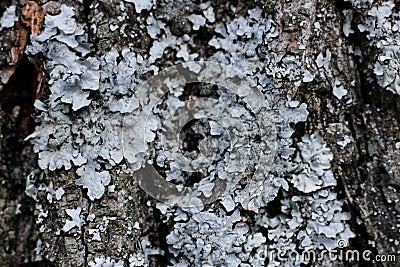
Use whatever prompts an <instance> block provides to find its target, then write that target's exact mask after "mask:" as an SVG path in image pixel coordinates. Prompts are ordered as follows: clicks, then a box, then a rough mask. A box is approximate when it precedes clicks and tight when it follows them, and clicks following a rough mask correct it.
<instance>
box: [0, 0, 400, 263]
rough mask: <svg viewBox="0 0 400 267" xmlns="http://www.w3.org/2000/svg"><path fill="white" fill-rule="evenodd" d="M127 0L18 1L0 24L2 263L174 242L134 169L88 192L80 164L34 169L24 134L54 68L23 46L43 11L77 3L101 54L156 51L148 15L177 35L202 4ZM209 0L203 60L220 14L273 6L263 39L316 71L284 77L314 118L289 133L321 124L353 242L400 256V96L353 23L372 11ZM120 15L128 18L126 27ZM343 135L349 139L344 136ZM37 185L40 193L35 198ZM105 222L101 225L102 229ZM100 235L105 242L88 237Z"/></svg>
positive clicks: (111, 254)
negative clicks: (324, 63)
mask: <svg viewBox="0 0 400 267" xmlns="http://www.w3.org/2000/svg"><path fill="white" fill-rule="evenodd" d="M61 2H62V3H61ZM128 2H135V1H126V2H124V3H125V8H126V9H125V10H122V9H121V8H120V1H117V0H83V1H77V0H68V1H60V2H55V1H50V2H48V1H42V0H36V2H32V1H26V0H19V1H17V3H15V4H16V5H17V9H16V12H17V14H18V18H19V19H18V21H16V22H15V24H14V26H13V27H10V28H4V29H2V30H1V31H0V44H1V50H0V69H1V84H0V103H1V106H0V133H1V134H0V144H1V146H0V147H1V150H0V155H1V157H0V184H1V187H0V207H1V208H0V237H1V240H2V241H3V242H1V244H0V262H1V263H2V264H0V265H2V266H23V265H24V264H26V266H32V265H31V264H33V263H34V262H35V263H36V264H37V265H38V266H88V265H89V264H90V263H92V262H95V260H96V259H97V260H98V259H100V258H104V259H105V261H106V259H107V258H109V259H115V262H117V261H118V260H121V263H122V262H123V264H124V266H129V260H128V259H129V255H132V254H134V253H135V252H137V251H139V250H140V249H141V248H140V246H139V245H138V244H144V243H145V241H143V240H144V239H143V237H144V236H148V237H149V240H150V242H151V243H152V245H151V247H153V248H155V247H158V248H161V249H163V250H164V251H167V250H168V244H167V242H166V236H167V235H168V234H169V233H170V232H171V231H172V229H173V227H174V226H173V223H171V222H170V221H168V222H167V221H165V220H164V219H163V215H162V214H161V213H160V211H159V210H158V209H156V208H155V203H156V201H155V200H153V199H152V198H151V197H150V196H148V195H147V194H146V193H145V192H143V191H142V190H141V189H140V187H139V186H138V184H137V183H136V182H135V180H134V179H132V178H131V177H130V176H129V175H126V174H122V175H121V174H120V173H121V172H120V169H119V167H118V166H117V167H114V168H112V169H111V170H110V171H109V172H110V174H111V181H112V182H111V184H112V185H113V186H115V188H114V189H109V190H108V193H107V194H104V195H103V196H102V197H101V198H100V199H96V200H92V199H91V198H90V197H89V195H88V191H87V190H86V189H84V188H82V187H81V186H79V185H77V184H76V180H77V179H78V176H77V174H76V172H75V170H74V168H72V169H71V170H64V169H63V170H55V171H50V170H48V169H45V170H39V169H40V168H39V167H38V163H37V161H38V157H37V155H36V154H35V153H34V152H33V148H32V145H31V144H30V143H29V141H24V139H25V137H26V136H28V135H29V134H31V133H32V132H33V131H34V126H35V121H34V117H35V116H38V115H39V113H40V112H39V111H37V110H35V108H34V106H33V105H34V102H35V100H36V99H42V100H43V101H45V100H46V99H47V98H48V97H49V95H50V91H49V84H48V83H49V80H50V74H49V73H47V71H46V68H44V64H45V63H44V62H45V61H46V60H47V59H46V57H47V55H41V56H40V55H37V56H32V55H31V54H29V53H26V52H24V51H25V48H26V46H27V44H29V38H30V37H29V36H30V34H32V33H42V32H43V29H44V28H43V25H41V23H42V20H44V23H46V18H47V17H45V15H46V14H48V16H49V15H55V14H59V12H60V8H61V5H62V4H66V5H67V6H71V7H74V11H75V18H76V21H77V22H78V23H80V24H82V25H84V26H85V31H86V32H87V33H88V38H89V43H90V44H92V48H91V50H92V52H90V54H89V55H90V56H102V55H104V54H105V53H107V52H108V51H110V50H111V49H114V50H116V51H122V50H123V49H124V48H127V47H129V48H130V49H131V51H134V52H135V53H137V54H143V55H144V54H149V51H150V48H151V47H152V42H153V40H152V38H151V37H150V35H149V33H148V30H146V27H143V25H145V18H146V17H147V16H149V14H150V12H151V14H152V15H155V16H156V17H157V18H158V19H160V20H161V21H163V22H164V23H166V24H167V26H168V27H169V28H170V29H171V32H172V34H173V35H176V36H182V35H183V34H188V35H193V34H195V33H194V30H193V28H192V23H191V22H189V20H187V17H188V16H189V15H191V14H192V13H196V14H203V13H199V4H198V3H197V2H199V1H193V2H192V1H189V0H181V1H167V0H164V1H157V3H156V4H154V5H153V7H152V10H151V11H149V10H146V9H144V10H143V11H142V13H140V14H139V13H137V12H136V9H135V5H134V4H133V3H128ZM143 2H146V1H143ZM353 2H356V1H353ZM395 2H396V4H395V7H394V8H393V13H396V12H397V13H398V12H399V8H400V6H399V2H398V1H395ZM11 4H12V1H11V0H10V1H4V2H2V3H1V4H0V13H3V12H4V11H5V10H6V8H8V7H9V6H11ZM211 5H212V6H213V8H214V14H215V19H216V22H215V23H210V25H211V26H207V28H206V27H204V28H201V29H200V33H196V34H197V36H198V37H197V38H195V45H196V47H195V48H196V49H197V51H195V52H197V53H198V54H199V55H200V56H199V58H200V59H201V58H202V59H206V58H207V56H208V55H209V54H210V53H212V51H213V50H212V49H211V50H210V47H209V44H208V41H209V40H210V39H211V37H212V34H214V30H215V29H214V28H213V27H215V25H216V24H217V23H220V22H224V23H226V22H229V21H232V20H233V19H234V18H235V17H239V16H244V17H245V16H246V14H247V11H248V10H250V9H252V8H253V7H255V6H256V5H258V6H260V7H261V8H262V9H263V11H264V13H265V14H267V15H268V14H270V15H272V19H273V21H274V22H275V26H276V28H277V31H278V32H279V35H278V36H277V37H276V38H273V39H272V41H271V42H269V43H267V44H265V45H264V46H263V47H262V48H261V49H262V50H265V51H273V52H274V53H277V54H281V55H284V56H293V57H297V58H299V61H300V63H301V66H299V67H304V68H305V69H307V70H309V71H310V73H312V74H313V76H314V79H313V80H312V81H311V82H308V83H306V82H302V81H300V82H292V81H289V80H284V81H283V87H282V88H283V89H284V93H285V94H287V95H290V96H291V97H292V98H293V99H294V100H298V101H300V102H301V103H306V104H307V109H308V111H309V115H308V118H307V121H305V122H300V123H298V124H296V126H295V132H294V135H293V136H292V138H293V140H294V143H295V144H296V143H298V142H300V140H301V137H302V136H304V135H306V134H312V133H318V134H319V135H321V136H322V137H323V139H324V140H325V142H326V144H327V147H329V148H330V149H331V151H332V153H333V156H334V158H333V161H332V162H331V167H332V171H333V173H334V175H335V177H336V178H337V180H338V185H337V187H336V189H335V190H336V192H337V193H338V198H340V199H343V200H344V203H345V207H344V209H345V210H348V211H350V213H351V219H350V221H349V224H350V228H351V230H352V231H353V232H354V233H355V238H353V239H351V242H350V244H349V247H348V248H350V249H351V248H354V249H359V250H360V249H364V250H366V249H369V250H371V251H372V252H373V253H375V254H395V255H397V261H398V260H400V259H399V258H398V255H399V253H400V248H399V241H400V228H399V224H400V219H399V218H400V217H399V216H400V213H399V212H400V206H399V205H400V202H399V194H398V192H397V190H400V167H399V164H398V162H399V161H400V146H399V144H400V143H399V141H400V140H399V139H400V132H399V123H400V117H399V108H400V98H399V95H397V94H394V93H392V92H390V91H388V90H386V89H384V88H381V86H379V85H378V83H377V82H376V81H375V79H374V74H373V72H372V70H371V69H370V64H374V63H375V61H376V55H377V54H378V53H379V49H378V48H376V47H374V46H372V45H371V42H370V40H369V39H368V38H367V35H366V33H365V32H360V31H359V30H358V27H357V25H358V24H362V23H363V20H364V19H365V18H366V17H367V16H368V14H367V12H368V10H367V11H366V9H365V10H364V9H359V8H357V7H354V6H352V4H351V3H350V2H346V1H328V0H294V1H278V2H276V1H269V0H260V1H256V2H255V3H253V2H252V1H248V2H243V1H219V0H213V1H211ZM27 6H29V7H30V9H27V8H26V7H27ZM231 7H235V8H236V9H235V10H233V9H232V8H231ZM32 10H33V11H32ZM123 13H126V14H127V15H128V17H125V18H123V19H122V20H121V19H119V18H118V17H119V16H122V15H123ZM350 13H351V14H352V16H353V19H352V21H351V29H352V30H353V31H354V33H350V34H344V32H343V29H344V24H346V23H347V20H348V17H347V16H346V15H347V14H350ZM123 24H124V25H125V26H124V27H125V28H124V29H123V30H120V29H121V26H122V25H123ZM110 25H119V26H118V27H119V28H118V30H112V27H110ZM124 33H134V34H124ZM346 35H349V36H346ZM39 36H40V35H39ZM301 45H303V46H302V47H301ZM210 51H211V52H210ZM328 51H329V52H330V53H331V60H330V62H328V64H329V70H328V69H324V68H321V67H319V66H318V63H317V58H318V56H319V55H322V56H324V57H327V53H329V52H328ZM355 51H361V54H357V52H355ZM174 57H175V55H174V54H173V52H171V51H170V50H168V49H167V50H166V51H165V52H164V55H163V59H162V60H160V61H156V63H155V64H158V65H159V66H158V67H159V68H160V69H162V68H165V67H168V66H170V65H171V64H173V62H174V60H175V59H176V58H174ZM361 58H362V60H361ZM336 80H337V81H339V82H340V85H341V86H343V87H344V88H346V89H347V95H345V96H344V97H343V98H341V99H338V97H336V96H335V95H334V94H333V93H332V87H335V86H336V85H334V84H335V81H336ZM337 87H339V84H337ZM344 140H349V142H348V143H347V144H344V145H343V141H344ZM26 177H29V181H28V182H27V180H26V179H27V178H26ZM26 186H27V187H29V186H34V187H33V188H38V192H37V195H36V194H35V192H34V193H30V196H31V197H29V196H27V195H26V194H25V189H26ZM60 188H62V190H63V192H64V193H63V194H61V196H60V197H59V198H58V197H56V193H55V192H56V191H57V190H58V189H60ZM28 191H29V190H28ZM30 192H31V191H30ZM35 195H36V199H32V197H33V198H35ZM76 207H80V208H81V212H80V213H79V216H80V218H81V219H82V222H81V227H73V228H71V229H70V230H69V231H62V230H61V229H63V227H65V225H66V222H67V221H68V220H71V218H72V219H74V218H73V217H72V216H70V215H69V214H68V213H67V212H66V211H67V210H72V209H74V210H75V209H76ZM79 216H78V217H79ZM99 227H100V228H101V227H103V228H104V229H105V230H104V231H98V230H95V229H98V228H99ZM97 234H99V238H100V239H101V242H96V241H93V240H94V239H95V236H96V235H97ZM143 242H144V243H143ZM173 258H174V256H173V255H172V254H171V253H168V252H165V254H164V255H156V256H150V264H151V265H153V266H167V264H168V262H171V259H173ZM347 264H349V263H347ZM373 264H376V265H391V264H393V263H379V262H375V263H373ZM342 265H346V263H343V264H342ZM361 265H362V263H361ZM99 266H101V265H99ZM393 266H395V263H394V264H393Z"/></svg>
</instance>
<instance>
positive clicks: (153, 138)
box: [26, 0, 353, 266]
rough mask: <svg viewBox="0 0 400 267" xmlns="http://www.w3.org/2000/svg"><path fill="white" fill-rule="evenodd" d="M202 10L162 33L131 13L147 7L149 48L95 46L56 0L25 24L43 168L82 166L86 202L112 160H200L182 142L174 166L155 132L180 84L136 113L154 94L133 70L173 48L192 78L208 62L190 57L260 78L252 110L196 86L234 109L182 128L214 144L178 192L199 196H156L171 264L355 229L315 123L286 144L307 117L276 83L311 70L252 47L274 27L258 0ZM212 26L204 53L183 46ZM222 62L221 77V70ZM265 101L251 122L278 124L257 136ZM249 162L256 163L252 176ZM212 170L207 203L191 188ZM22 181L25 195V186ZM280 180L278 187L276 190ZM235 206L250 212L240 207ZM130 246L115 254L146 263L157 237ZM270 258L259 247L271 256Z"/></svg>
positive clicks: (98, 194) (302, 245) (331, 239)
mask: <svg viewBox="0 0 400 267" xmlns="http://www.w3.org/2000/svg"><path fill="white" fill-rule="evenodd" d="M126 2H130V3H134V5H135V10H136V12H137V13H141V11H142V10H146V11H148V10H150V9H152V8H154V6H153V1H135V0H132V1H126ZM199 9H200V11H201V13H200V14H203V15H200V14H198V13H199V10H198V12H197V13H195V14H190V15H187V17H185V20H188V21H189V22H190V23H191V25H192V28H193V30H194V31H193V32H192V34H190V35H189V34H183V35H182V36H176V35H175V34H173V30H172V29H170V27H169V26H168V25H167V23H165V22H163V21H162V19H160V18H156V17H153V15H152V13H141V15H143V16H144V14H146V16H147V17H146V18H145V20H144V21H145V22H146V25H144V27H145V28H146V30H147V33H148V35H149V36H150V38H152V39H153V42H152V45H151V47H150V49H149V52H148V53H144V54H140V53H136V52H133V51H132V50H130V49H129V48H125V49H122V50H121V51H116V50H111V51H109V52H107V53H105V54H103V55H100V54H96V55H93V54H92V53H90V52H91V50H90V49H91V46H90V44H89V43H87V34H86V32H85V30H84V26H83V25H80V24H79V23H77V22H76V20H75V19H74V10H73V9H72V8H71V7H68V6H66V5H62V6H61V12H60V13H59V14H58V15H55V16H51V15H46V20H45V23H46V26H45V31H44V33H43V34H42V35H38V36H31V44H30V45H29V47H28V48H27V50H26V51H27V53H29V54H30V55H38V54H42V55H46V59H45V64H44V67H45V70H46V72H47V73H48V74H49V78H50V80H49V86H50V97H49V99H48V101H47V102H46V103H41V102H37V103H36V106H37V107H38V109H39V110H40V111H41V113H40V115H39V116H38V117H37V118H36V121H37V126H36V129H35V132H34V133H33V134H32V135H30V136H29V137H28V138H27V139H29V140H31V142H32V144H33V145H34V151H35V152H36V153H38V155H39V166H40V168H42V169H49V170H52V171H53V170H60V169H66V170H69V169H73V170H74V171H75V172H76V174H77V175H78V176H79V178H78V179H77V180H76V181H75V183H76V184H77V185H79V186H82V187H83V188H85V189H87V196H88V197H89V199H90V200H92V201H93V200H96V199H101V198H102V196H103V195H104V194H105V193H106V192H107V190H106V189H108V192H109V193H112V192H113V191H114V188H112V187H109V184H110V183H111V182H112V181H111V176H110V172H111V171H112V170H115V169H118V170H119V171H121V172H123V173H131V172H132V171H136V170H139V169H141V168H142V167H143V166H144V165H145V163H146V162H149V161H152V160H153V162H154V164H155V165H158V167H160V168H165V176H166V180H168V181H173V182H176V183H178V184H179V183H180V184H184V183H185V181H186V178H187V176H188V174H187V172H186V171H185V170H186V168H190V167H193V166H194V165H197V166H201V165H202V164H203V163H204V162H202V161H201V160H194V159H195V158H196V156H197V154H196V153H195V152H191V153H188V154H187V155H186V156H187V158H190V159H192V160H189V161H183V163H184V164H183V165H185V168H178V167H177V166H174V165H173V164H171V162H170V161H169V160H168V158H170V157H175V156H176V154H178V150H179V147H174V146H172V147H171V150H168V151H164V150H163V145H164V147H165V146H168V145H169V143H166V144H163V143H162V140H161V138H160V135H161V132H162V131H161V128H162V126H164V128H165V129H167V128H168V127H167V126H170V125H163V123H164V122H165V121H167V119H168V118H169V117H168V116H169V114H170V113H171V112H172V111H174V110H175V109H176V108H177V107H181V106H185V105H187V104H188V103H187V102H185V101H183V100H182V99H180V97H181V96H182V95H183V93H184V91H185V89H184V88H183V87H182V86H180V85H179V84H180V83H182V81H179V80H173V79H167V80H165V81H164V83H165V86H166V87H168V89H170V93H169V94H167V95H166V96H165V97H164V98H163V99H162V103H161V104H160V105H156V106H155V107H154V108H153V109H152V110H151V114H150V116H149V117H147V118H146V120H143V119H142V116H141V115H142V113H144V110H143V109H144V107H145V106H146V103H148V102H150V100H152V99H150V98H151V97H152V95H151V94H150V93H149V91H146V89H147V88H140V87H137V86H138V85H139V84H141V83H142V77H143V76H144V75H156V74H157V73H158V71H159V68H158V67H157V66H159V65H158V64H157V63H158V62H160V61H161V62H163V60H169V59H165V57H166V55H165V52H166V50H167V48H168V50H169V51H173V52H172V53H173V54H174V56H175V58H176V60H175V61H174V62H173V63H176V64H178V63H183V66H186V67H187V68H188V69H190V70H191V71H192V72H194V73H197V74H198V76H199V77H202V79H203V80H207V78H208V79H211V78H212V77H213V75H215V71H214V70H212V69H206V70H204V69H202V68H201V64H196V63H188V62H189V61H193V60H210V61H214V62H219V63H223V64H229V65H230V66H233V67H234V68H236V69H238V70H240V72H241V74H242V75H243V76H245V77H246V78H247V79H249V80H250V81H252V82H254V84H256V85H257V89H258V90H259V91H260V92H261V93H262V97H263V99H262V98H260V99H256V101H254V103H256V105H255V106H254V107H252V108H254V110H251V109H250V108H249V107H248V106H246V105H245V104H244V101H242V100H240V99H238V98H237V97H236V96H235V94H233V93H232V92H230V91H229V90H227V89H226V88H221V87H218V88H216V89H212V88H211V89H212V90H211V89H210V88H209V87H207V86H204V88H203V90H204V92H205V93H204V94H206V95H207V93H208V94H209V95H211V94H215V95H214V97H215V99H218V100H219V103H218V104H217V105H215V107H220V108H221V109H222V110H227V111H229V112H228V113H226V114H229V115H231V117H232V118H224V117H223V116H222V117H221V115H220V117H218V116H217V117H218V120H214V121H210V122H209V123H205V122H201V121H200V122H198V123H193V124H192V125H191V126H190V130H191V131H193V132H196V133H199V135H201V136H202V137H204V139H205V137H208V136H211V137H212V140H211V141H210V142H208V141H207V140H205V141H203V142H202V143H200V147H199V150H201V152H203V153H204V154H207V153H208V152H209V151H208V149H209V148H210V147H212V145H214V144H216V147H217V148H218V149H217V153H216V154H215V155H213V157H212V160H213V161H212V164H211V165H209V167H208V168H207V169H205V170H204V173H203V177H202V179H201V180H200V181H198V182H195V183H194V185H193V188H194V189H196V190H197V191H198V192H199V195H198V196H197V197H193V198H191V199H188V200H187V201H188V203H189V204H193V203H194V204H196V205H192V206H188V207H170V206H168V205H167V204H165V203H160V202H159V203H157V205H156V207H157V208H158V209H159V210H160V211H161V213H162V214H163V216H164V217H163V219H164V221H165V222H168V223H169V224H170V225H171V226H172V231H171V233H170V234H169V235H168V236H167V243H168V245H169V247H168V249H169V252H170V253H172V254H173V255H174V256H176V258H174V259H171V262H170V263H171V264H173V265H175V266H187V265H201V266H214V265H224V266H239V265H240V266H263V265H264V261H263V260H262V259H260V257H258V256H257V255H260V253H262V251H264V249H265V247H267V246H268V247H269V248H272V249H273V250H276V251H277V250H279V249H283V250H288V249H292V250H302V249H311V248H313V249H321V248H322V247H325V248H335V246H336V240H337V239H339V238H341V239H344V240H348V239H349V238H351V237H352V236H353V234H352V232H351V230H349V226H348V224H347V221H348V220H349V214H348V213H346V212H343V211H342V206H343V202H342V201H340V200H337V196H336V194H335V193H334V190H333V188H334V187H335V186H336V180H335V177H334V176H333V173H332V171H331V170H330V161H331V160H332V154H331V152H330V150H329V149H328V148H327V147H326V145H325V143H324V141H323V139H322V138H321V137H319V136H318V135H316V134H311V135H310V136H308V135H307V136H304V137H303V138H302V140H301V142H298V143H297V147H298V148H295V147H294V146H293V139H292V135H293V133H294V130H293V128H292V127H291V125H293V124H296V123H299V122H304V121H306V120H307V117H308V111H307V105H306V104H305V103H300V102H298V101H295V100H292V99H291V98H290V97H288V96H287V95H286V93H285V92H284V90H283V83H284V82H291V83H298V84H300V83H302V82H304V83H308V82H312V81H313V79H314V78H315V75H317V74H312V73H311V72H310V71H309V70H307V69H305V68H304V67H303V65H302V64H301V59H300V58H299V57H298V56H293V55H283V54H280V53H277V52H274V51H273V50H270V51H268V52H266V51H263V50H261V48H260V47H261V46H263V45H266V44H268V43H269V42H271V41H272V40H273V39H274V38H276V37H277V36H278V34H279V33H278V31H277V29H276V25H275V22H274V20H273V18H272V16H268V15H265V14H264V12H263V10H262V9H261V8H259V7H256V8H254V9H251V10H249V11H248V13H247V14H246V16H241V17H237V18H235V19H233V20H232V21H230V22H216V21H215V16H214V12H213V9H214V7H213V6H212V5H211V4H209V3H207V4H202V5H201V6H200V7H199ZM171 16H172V14H171ZM164 19H165V18H164ZM170 19H171V21H174V20H175V19H176V18H170ZM211 25H212V28H213V29H214V36H213V37H212V38H211V39H210V41H209V45H210V46H212V47H213V48H214V49H215V53H213V54H212V55H210V56H209V57H208V58H206V57H205V56H204V55H202V54H201V53H197V52H194V51H196V50H195V49H194V48H195V47H196V43H195V40H194V37H195V34H196V31H200V30H201V29H202V27H208V26H211ZM115 30H116V28H115ZM185 30H186V29H185ZM324 52H325V55H323V54H322V53H321V54H320V55H318V57H317V58H316V64H317V67H319V68H321V69H323V70H325V71H327V72H328V71H329V64H330V60H331V52H330V50H329V49H326V51H324ZM225 75H228V77H226V78H227V79H226V80H227V81H229V78H231V77H229V73H228V74H225ZM241 85H242V87H241V89H240V91H239V93H238V94H239V95H241V96H244V97H245V96H247V95H248V92H247V91H246V90H247V87H246V84H241ZM339 85H340V84H338V83H336V80H335V82H334V86H336V89H334V94H335V95H336V96H337V97H338V98H341V97H342V96H343V95H344V90H345V89H344V88H340V87H338V86H339ZM334 88H335V87H334ZM213 90H215V92H213ZM191 101H193V102H194V104H193V103H192V102H190V104H193V105H196V103H197V102H196V99H195V98H192V99H191ZM257 101H258V102H257ZM199 103H202V102H198V103H197V104H199ZM218 105H219V106H218ZM267 108H269V109H270V110H271V113H268V115H270V116H267V117H265V118H263V120H262V121H261V123H262V124H264V125H273V127H274V129H275V131H276V134H271V135H268V134H266V133H265V132H264V134H263V135H261V136H258V135H259V131H260V129H259V128H260V127H258V126H257V119H256V118H255V116H257V115H260V114H262V111H263V110H264V109H267ZM196 112H197V111H194V112H193V113H194V114H195V115H194V116H198V118H200V117H201V116H200V115H201V114H200V113H201V111H198V113H196ZM254 113H255V114H254ZM123 116H131V117H132V118H133V119H132V120H131V124H129V125H126V124H125V125H123ZM239 121H242V122H243V124H244V125H245V128H246V129H247V130H248V137H249V139H250V142H249V141H248V140H247V139H246V138H245V136H244V135H243V133H244V132H245V131H241V129H243V127H242V126H241V125H240V124H239ZM122 126H125V127H127V126H128V127H131V129H132V130H133V131H132V132H131V134H132V137H131V138H130V139H129V140H130V142H132V143H131V144H129V145H128V146H126V147H128V149H125V151H123V145H122V143H121V141H122V140H121V135H120V134H121V132H122ZM225 126H226V128H229V129H233V131H234V132H235V133H236V135H234V136H233V138H232V137H231V138H232V139H233V141H234V143H235V144H236V150H232V149H229V136H228V134H227V133H226V131H225V130H224V127H225ZM171 129H173V126H171ZM139 131H140V132H143V131H145V132H144V136H145V140H146V142H145V143H143V142H142V141H143V140H140V139H138V138H136V137H135V135H137V133H138V132H139ZM231 142H232V140H231ZM171 144H172V143H171ZM244 144H246V145H244ZM270 144H274V147H275V148H274V149H276V153H275V157H274V158H273V159H271V160H270V157H269V155H267V154H263V153H267V152H266V151H269V150H270V149H271V148H270V146H271V145H270ZM248 150H250V151H252V153H253V154H252V153H250V157H249V158H248V159H247V158H246V160H244V159H243V155H245V154H246V153H245V152H246V151H248ZM257 153H258V154H259V155H261V156H260V157H259V158H258V157H256V156H255V154H257ZM210 158H211V157H210ZM124 159H125V161H124ZM202 160H204V158H203V159H202ZM126 163H129V164H126ZM226 166H228V167H226ZM254 173H257V175H253V177H251V176H252V174H254ZM247 176H250V177H249V179H247ZM221 180H223V181H225V183H226V186H227V188H229V189H230V190H229V192H228V193H227V194H225V195H224V196H222V197H221V198H219V199H218V200H217V201H216V202H214V203H212V204H210V205H208V206H207V205H206V204H208V203H203V201H202V196H205V197H208V196H210V195H211V194H212V191H213V190H214V188H216V187H217V185H218V183H217V181H221ZM62 190H63V189H58V190H57V191H56V192H55V195H56V199H57V200H59V199H60V198H62V196H63V193H64V192H63V191H62ZM27 191H28V192H30V194H31V195H32V196H35V190H34V188H33V187H31V186H30V185H28V188H27ZM279 192H281V195H282V196H278V195H279ZM200 194H201V196H200ZM277 198H279V199H277ZM273 200H278V201H279V202H280V203H281V208H280V210H279V214H278V215H276V216H274V217H273V218H271V217H269V216H268V214H267V207H268V205H270V203H271V202H272V201H273ZM65 212H66V214H67V215H68V216H69V218H68V219H66V221H65V225H64V227H63V230H64V231H66V232H68V231H70V230H72V229H73V228H76V227H77V228H80V227H82V226H83V225H84V223H85V222H87V220H89V215H88V216H87V218H86V219H85V220H86V221H85V222H84V221H83V219H82V215H81V212H82V208H81V207H76V208H74V209H67V210H66V211H65ZM246 212H247V213H249V214H251V215H244V214H245V213H246ZM246 216H248V217H250V218H252V219H254V220H256V222H257V225H253V226H252V225H250V224H249V220H248V218H246ZM289 218H290V219H289ZM91 219H94V217H93V218H91ZM114 220H116V217H113V218H105V219H104V220H103V223H102V224H101V225H100V224H99V225H98V228H93V227H91V228H89V230H88V232H89V234H90V236H91V240H92V241H93V242H96V241H99V240H101V234H102V233H103V232H104V231H106V229H107V227H108V224H109V222H110V221H114ZM304 227H305V228H304ZM264 228H267V229H269V232H268V236H264V234H263V231H262V230H263V229H264ZM141 245H142V246H141V249H138V250H137V251H136V252H134V253H133V254H132V255H127V256H126V259H127V260H128V261H129V264H130V265H131V266H146V264H147V261H148V259H147V258H148V256H149V255H153V254H163V253H165V252H164V251H161V250H160V249H157V248H154V246H152V244H151V242H150V241H149V239H146V238H145V237H143V238H142V240H141ZM178 256H179V257H178ZM123 261H124V259H120V258H118V259H115V258H113V257H112V255H104V256H102V257H98V258H95V259H94V260H93V261H91V262H89V266H123ZM278 264H279V262H277V261H276V260H275V259H270V265H271V266H276V265H278ZM293 264H295V265H299V264H300V263H299V262H293Z"/></svg>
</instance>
